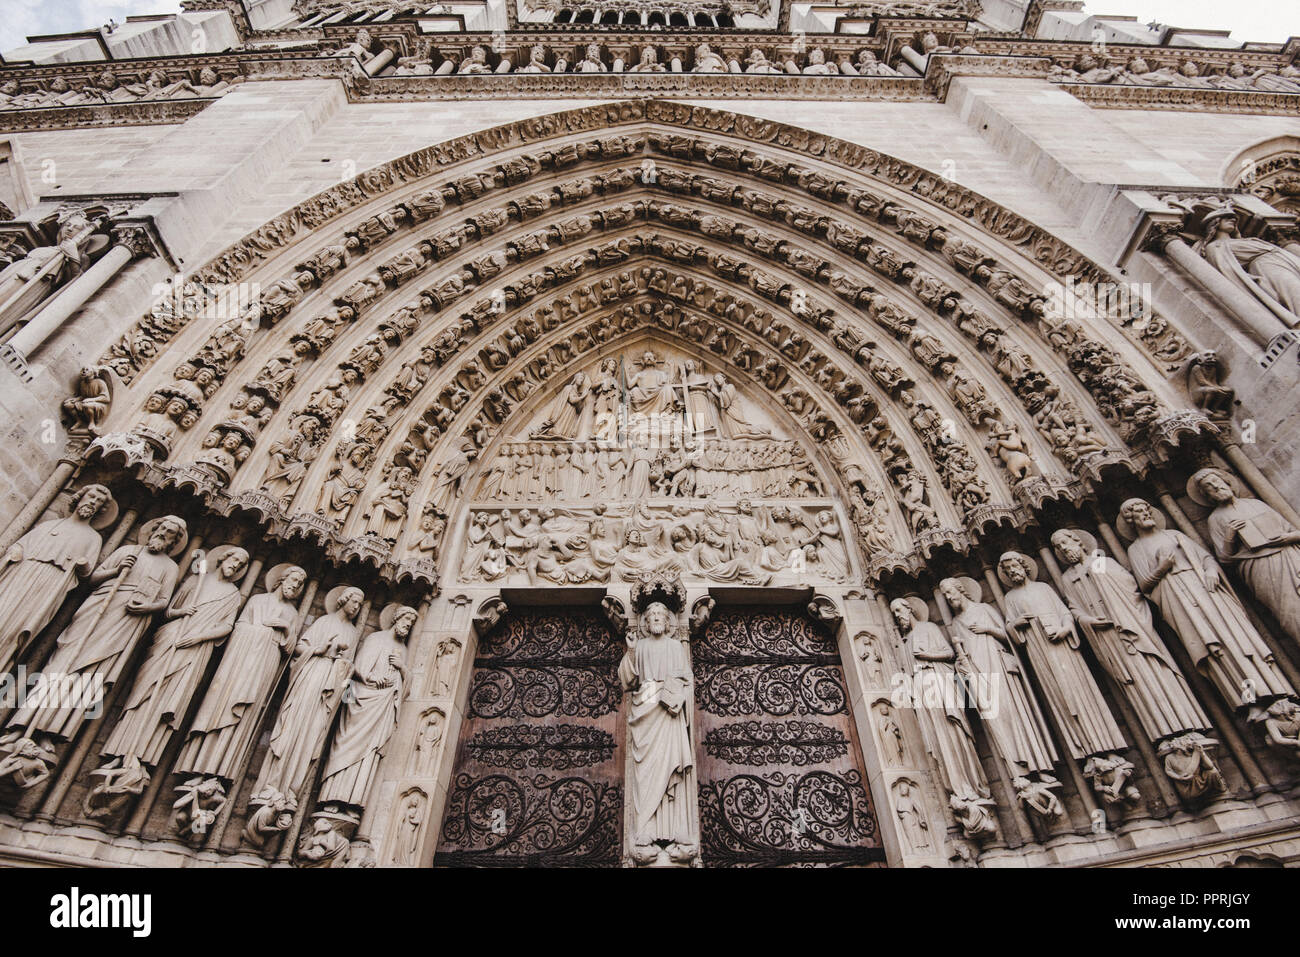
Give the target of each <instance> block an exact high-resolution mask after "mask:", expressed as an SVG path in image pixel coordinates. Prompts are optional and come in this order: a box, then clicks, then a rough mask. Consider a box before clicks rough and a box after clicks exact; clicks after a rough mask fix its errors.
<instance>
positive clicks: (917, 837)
mask: <svg viewBox="0 0 1300 957" xmlns="http://www.w3.org/2000/svg"><path fill="white" fill-rule="evenodd" d="M913 786H914V785H913V783H912V782H911V781H909V780H908V779H907V778H900V779H899V780H897V781H895V782H894V810H895V812H896V813H897V814H898V820H899V821H900V822H901V823H902V825H903V834H904V836H905V837H906V838H907V843H908V846H909V848H910V849H911V850H912V852H913V853H917V854H919V853H921V852H923V851H928V850H930V823H929V822H928V821H927V820H926V819H925V808H924V805H922V804H921V803H919V802H918V801H917V800H916V797H915V796H914V795H913V794H912V788H913Z"/></svg>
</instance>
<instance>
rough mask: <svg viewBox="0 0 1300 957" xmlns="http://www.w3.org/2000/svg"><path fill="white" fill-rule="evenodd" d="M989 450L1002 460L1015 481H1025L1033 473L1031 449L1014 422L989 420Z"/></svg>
mask: <svg viewBox="0 0 1300 957" xmlns="http://www.w3.org/2000/svg"><path fill="white" fill-rule="evenodd" d="M988 450H989V452H990V453H992V454H993V455H996V456H997V457H998V459H999V460H1001V462H1002V464H1003V465H1004V466H1006V469H1007V472H1008V473H1010V475H1011V477H1012V478H1013V479H1014V480H1015V481H1017V482H1020V481H1023V480H1024V479H1026V478H1028V477H1029V476H1030V475H1031V474H1033V471H1034V460H1033V459H1031V458H1030V457H1029V449H1028V448H1027V447H1026V445H1025V440H1024V439H1023V438H1022V437H1021V435H1020V430H1019V429H1017V428H1016V425H1015V423H1014V422H1005V421H1002V420H1000V419H990V420H989V441H988Z"/></svg>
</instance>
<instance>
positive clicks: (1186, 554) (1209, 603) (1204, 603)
mask: <svg viewBox="0 0 1300 957" xmlns="http://www.w3.org/2000/svg"><path fill="white" fill-rule="evenodd" d="M1120 515H1121V518H1122V519H1123V521H1124V523H1125V524H1126V525H1128V527H1129V528H1130V529H1131V530H1135V531H1136V537H1135V538H1134V541H1133V543H1132V544H1131V545H1129V547H1128V557H1129V562H1130V563H1131V564H1132V566H1133V575H1134V577H1135V578H1136V579H1137V581H1138V584H1139V585H1140V586H1141V587H1142V589H1143V591H1145V592H1146V593H1147V594H1149V595H1150V596H1151V598H1152V600H1153V601H1154V602H1155V603H1156V606H1157V607H1159V609H1160V613H1161V615H1163V616H1164V619H1165V621H1166V622H1167V623H1168V625H1169V627H1171V628H1172V629H1173V630H1174V631H1175V632H1176V633H1177V634H1178V637H1179V638H1180V639H1181V640H1182V642H1183V647H1185V648H1186V649H1187V653H1188V654H1189V655H1191V658H1192V661H1194V662H1196V667H1197V668H1198V669H1199V670H1200V671H1201V672H1203V673H1204V674H1205V676H1206V677H1207V678H1209V679H1210V681H1212V682H1213V683H1214V685H1215V687H1217V688H1218V689H1219V692H1220V693H1221V694H1222V695H1223V697H1224V699H1225V700H1227V702H1228V703H1229V704H1230V705H1231V706H1232V707H1234V708H1239V707H1244V706H1246V705H1250V704H1253V703H1254V700H1255V698H1257V697H1258V698H1268V697H1279V696H1290V695H1294V694H1295V691H1294V689H1293V688H1292V687H1291V684H1290V682H1288V681H1287V679H1286V678H1285V677H1284V676H1283V674H1282V672H1281V671H1280V670H1279V669H1278V667H1277V665H1276V663H1275V662H1274V660H1273V653H1272V652H1271V651H1270V650H1269V648H1268V646H1267V645H1266V644H1265V643H1264V639H1263V638H1261V637H1260V634H1259V632H1258V631H1256V630H1255V626H1254V625H1252V624H1251V622H1250V619H1249V618H1248V617H1247V616H1246V610H1245V609H1244V608H1243V607H1242V605H1241V601H1240V600H1239V599H1238V598H1237V596H1236V594H1234V593H1233V591H1232V589H1231V588H1229V587H1228V583H1227V582H1226V581H1224V579H1223V571H1222V569H1220V568H1219V566H1218V563H1217V562H1215V561H1214V558H1213V557H1212V556H1211V555H1210V553H1209V552H1207V551H1206V550H1205V549H1203V548H1202V547H1201V546H1200V545H1198V544H1197V543H1196V542H1194V541H1192V539H1190V538H1188V537H1187V536H1186V535H1184V534H1183V533H1182V532H1179V531H1174V530H1172V529H1167V528H1163V527H1161V525H1162V522H1161V521H1159V520H1157V518H1156V513H1155V510H1154V509H1152V508H1151V506H1150V505H1149V504H1148V503H1147V502H1144V501H1142V500H1141V499H1130V500H1129V501H1127V502H1125V503H1124V505H1123V506H1122V507H1121V509H1120ZM1207 580H1208V581H1207Z"/></svg>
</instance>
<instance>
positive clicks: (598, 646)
mask: <svg viewBox="0 0 1300 957" xmlns="http://www.w3.org/2000/svg"><path fill="white" fill-rule="evenodd" d="M621 654H622V647H621V645H620V644H619V643H618V642H616V641H614V640H612V638H611V636H610V633H609V630H608V628H607V626H606V625H605V623H604V622H603V621H602V620H601V619H600V618H599V617H598V615H597V614H596V613H594V612H586V611H581V612H572V613H571V614H569V615H521V616H517V617H512V618H510V619H509V620H508V623H507V624H506V626H505V627H504V628H500V629H498V630H497V631H495V632H494V633H493V634H492V635H490V636H489V637H488V638H487V639H486V640H484V642H483V644H482V645H480V646H479V655H478V657H477V658H475V659H474V677H473V680H472V682H471V684H470V692H469V709H470V710H469V714H470V717H480V718H510V719H515V720H521V719H526V718H544V717H546V716H548V715H564V716H566V717H575V716H577V715H588V716H591V717H596V716H599V715H604V714H611V713H613V712H614V711H616V710H617V709H618V702H619V697H620V691H619V686H618V676H617V670H618V659H619V656H620V655H621Z"/></svg>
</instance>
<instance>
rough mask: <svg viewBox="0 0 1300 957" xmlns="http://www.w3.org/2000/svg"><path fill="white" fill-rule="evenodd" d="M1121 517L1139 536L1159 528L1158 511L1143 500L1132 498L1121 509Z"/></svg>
mask: <svg viewBox="0 0 1300 957" xmlns="http://www.w3.org/2000/svg"><path fill="white" fill-rule="evenodd" d="M1119 514H1120V517H1121V518H1123V519H1124V521H1126V522H1128V523H1129V525H1131V526H1132V527H1133V530H1134V531H1136V532H1137V533H1138V534H1139V535H1141V534H1142V533H1144V532H1150V531H1152V530H1154V529H1155V528H1157V527H1158V522H1157V520H1156V510H1155V509H1154V508H1152V507H1151V503H1150V502H1148V501H1147V500H1146V499H1143V498H1131V499H1129V500H1128V501H1126V502H1125V503H1124V504H1123V505H1121V506H1120V507H1119Z"/></svg>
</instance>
